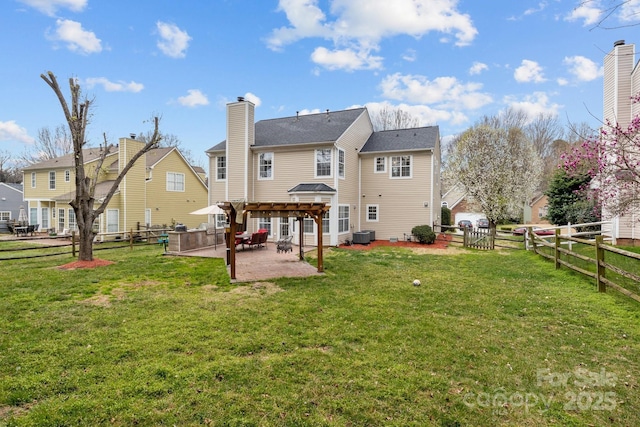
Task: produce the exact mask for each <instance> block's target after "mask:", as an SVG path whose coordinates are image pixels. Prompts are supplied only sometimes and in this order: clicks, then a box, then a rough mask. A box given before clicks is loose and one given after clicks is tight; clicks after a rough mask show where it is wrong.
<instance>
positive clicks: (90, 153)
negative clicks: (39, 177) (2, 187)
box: [22, 147, 118, 171]
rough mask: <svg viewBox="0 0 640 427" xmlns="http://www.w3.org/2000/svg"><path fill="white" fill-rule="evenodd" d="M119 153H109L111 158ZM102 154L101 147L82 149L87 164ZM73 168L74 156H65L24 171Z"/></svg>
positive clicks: (29, 167) (37, 164) (31, 166)
mask: <svg viewBox="0 0 640 427" xmlns="http://www.w3.org/2000/svg"><path fill="white" fill-rule="evenodd" d="M117 153H118V151H117V150H115V151H113V152H112V153H109V156H111V155H113V154H117ZM101 154H102V148H101V147H93V148H83V149H82V156H83V158H84V162H85V163H89V162H92V161H94V160H96V159H98V157H100V155H101ZM73 167H74V161H73V154H65V155H64V156H60V157H55V158H53V159H48V160H44V161H42V162H39V163H34V164H32V165H29V166H27V167H26V168H24V169H22V170H23V171H27V170H37V169H56V168H73Z"/></svg>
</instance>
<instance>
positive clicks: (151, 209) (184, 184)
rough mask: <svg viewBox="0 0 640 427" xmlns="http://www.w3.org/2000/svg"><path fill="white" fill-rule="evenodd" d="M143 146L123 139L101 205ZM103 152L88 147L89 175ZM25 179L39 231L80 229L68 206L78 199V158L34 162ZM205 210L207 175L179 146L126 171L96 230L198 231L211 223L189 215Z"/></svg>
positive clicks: (102, 179) (102, 184) (108, 161)
mask: <svg viewBox="0 0 640 427" xmlns="http://www.w3.org/2000/svg"><path fill="white" fill-rule="evenodd" d="M142 147H144V143H142V142H140V141H136V140H134V139H130V138H120V141H119V145H118V146H117V147H116V148H115V150H113V152H111V153H109V155H108V156H107V157H106V158H105V161H104V163H103V167H102V171H101V172H100V175H99V179H98V183H97V185H96V188H95V193H94V197H95V203H96V207H97V206H99V205H100V203H102V200H104V197H105V195H106V194H107V192H108V191H109V189H110V188H111V186H112V184H113V181H114V180H115V179H116V177H117V176H118V174H119V172H120V170H121V168H123V167H124V166H125V165H126V164H127V162H128V161H129V159H130V158H131V157H133V155H135V153H137V152H138V151H139V150H140V149H141V148H142ZM101 150H102V148H87V149H84V152H83V156H84V163H85V171H87V176H92V172H93V171H94V170H95V168H96V167H97V162H98V159H99V156H100V155H101V154H102V153H101ZM23 175H24V181H23V183H24V187H25V188H24V201H25V203H28V211H27V213H28V215H29V222H30V223H31V224H39V225H40V231H57V232H62V231H63V230H74V229H77V225H76V219H75V213H74V211H73V208H72V207H71V206H70V205H69V202H70V201H71V200H72V199H73V198H74V197H75V169H74V162H73V155H71V154H69V155H66V156H62V157H58V158H55V159H51V160H46V161H44V162H41V163H36V164H33V165H31V166H29V167H26V168H24V169H23ZM205 206H207V187H206V185H205V182H204V181H203V179H202V177H201V176H200V175H199V174H198V173H197V172H196V171H195V170H194V169H193V167H191V165H189V163H188V162H187V161H186V160H185V158H184V157H183V156H182V154H180V152H179V151H178V150H177V149H176V148H174V147H168V148H155V149H152V150H151V151H149V152H148V153H146V154H145V156H143V157H141V158H140V159H138V161H137V162H136V163H135V164H134V166H133V167H132V168H131V169H130V170H129V172H127V174H126V176H125V177H124V179H123V180H122V181H121V183H120V185H119V188H118V189H117V190H116V192H115V194H114V196H113V198H112V199H111V201H110V202H109V206H108V207H107V208H106V209H105V211H104V213H103V214H102V215H100V217H99V218H98V219H97V220H96V223H95V224H94V226H95V228H96V230H97V232H99V233H107V232H114V233H115V232H120V233H122V232H127V231H130V230H138V229H139V228H142V227H144V226H145V225H167V226H171V225H173V224H175V223H182V224H185V225H186V226H188V227H196V226H198V225H199V224H200V223H202V222H206V221H207V216H206V215H190V214H189V212H192V211H195V210H196V209H199V208H203V207H205ZM25 207H26V206H25Z"/></svg>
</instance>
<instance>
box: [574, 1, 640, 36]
mask: <svg viewBox="0 0 640 427" xmlns="http://www.w3.org/2000/svg"><path fill="white" fill-rule="evenodd" d="M637 1H638V0H608V1H607V2H606V3H608V5H607V6H606V7H605V8H603V9H602V11H601V14H600V19H598V22H596V24H595V25H594V27H593V28H601V29H603V30H615V29H618V28H625V27H635V26H637V25H640V16H638V11H637V10H638V9H637ZM589 3H591V4H594V5H595V7H596V8H600V6H601V0H584V1H581V2H580V3H579V4H578V6H577V7H576V8H575V9H578V8H580V7H584V6H588V5H589ZM616 12H619V13H621V14H623V15H624V19H623V20H622V22H628V23H625V24H621V25H614V26H606V27H605V26H604V23H605V22H606V21H610V20H611V19H612V17H613V16H614V15H615V14H616ZM633 18H635V22H633V21H634V19H633Z"/></svg>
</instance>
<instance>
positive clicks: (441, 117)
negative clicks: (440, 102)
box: [354, 101, 469, 126]
mask: <svg viewBox="0 0 640 427" xmlns="http://www.w3.org/2000/svg"><path fill="white" fill-rule="evenodd" d="M354 107H357V106H354ZM365 107H367V110H369V112H370V113H371V114H376V113H377V112H378V111H380V110H382V109H384V108H387V109H400V110H402V111H405V112H407V113H409V115H411V117H415V118H417V119H418V120H419V122H420V126H433V125H436V124H438V123H442V122H449V123H451V124H452V125H459V124H463V123H466V122H468V121H469V118H468V117H467V115H466V114H464V113H463V112H460V111H454V110H451V109H448V108H439V107H430V106H428V105H409V104H405V103H400V104H397V105H393V104H391V103H390V102H387V101H385V102H369V103H367V104H366V105H365Z"/></svg>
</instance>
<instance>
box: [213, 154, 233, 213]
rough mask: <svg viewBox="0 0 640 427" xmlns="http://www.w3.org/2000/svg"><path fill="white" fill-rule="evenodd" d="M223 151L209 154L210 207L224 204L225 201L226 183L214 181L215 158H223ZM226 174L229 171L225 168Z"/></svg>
mask: <svg viewBox="0 0 640 427" xmlns="http://www.w3.org/2000/svg"><path fill="white" fill-rule="evenodd" d="M224 155H225V152H224V151H219V152H215V153H212V154H211V157H210V158H209V171H210V173H211V177H210V178H209V205H212V204H214V203H216V202H224V201H227V198H226V197H227V196H226V186H227V181H226V180H225V181H217V180H216V176H215V174H216V170H217V169H216V157H217V156H224ZM227 173H229V169H228V168H227Z"/></svg>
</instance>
